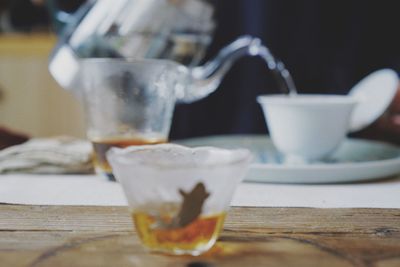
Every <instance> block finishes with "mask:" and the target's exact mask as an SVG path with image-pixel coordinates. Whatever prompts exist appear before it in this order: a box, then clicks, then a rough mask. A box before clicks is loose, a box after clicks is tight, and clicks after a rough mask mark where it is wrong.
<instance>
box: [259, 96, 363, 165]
mask: <svg viewBox="0 0 400 267" xmlns="http://www.w3.org/2000/svg"><path fill="white" fill-rule="evenodd" d="M257 101H258V102H259V103H260V104H261V107H262V109H263V111H264V115H265V119H266V122H267V125H268V129H269V132H270V136H271V139H272V142H273V143H274V145H275V146H276V148H277V149H278V151H280V152H281V153H282V154H283V155H284V161H285V163H311V162H315V161H320V160H323V159H324V158H326V157H328V156H329V155H330V154H331V153H332V152H333V151H334V150H335V149H336V148H337V147H338V146H339V144H340V143H341V141H342V140H343V139H344V138H345V136H346V134H347V132H348V130H349V124H350V119H351V114H352V111H353V108H354V107H355V105H356V104H357V99H356V98H355V97H351V96H342V95H305V94H303V95H296V96H287V95H263V96H259V97H258V98H257Z"/></svg>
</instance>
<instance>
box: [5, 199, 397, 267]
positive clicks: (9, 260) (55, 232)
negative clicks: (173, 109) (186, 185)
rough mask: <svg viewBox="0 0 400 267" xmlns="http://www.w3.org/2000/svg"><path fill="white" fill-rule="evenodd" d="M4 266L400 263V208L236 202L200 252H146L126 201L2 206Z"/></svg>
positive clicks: (378, 265)
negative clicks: (220, 228)
mask: <svg viewBox="0 0 400 267" xmlns="http://www.w3.org/2000/svg"><path fill="white" fill-rule="evenodd" d="M0 266H2V267H3V266H7V267H8V266H30V267H37V266H56V267H63V266H68V267H70V266H144V267H153V266H161V267H162V266H176V267H179V266H189V267H201V266H202V267H204V266H208V267H210V266H215V267H218V266H232V267H235V266H250V267H257V266H296V267H302V266H308V267H309V266H319V267H323V266H368V267H372V266H376V267H382V266H391V267H392V266H393V267H398V266H400V210H398V209H312V208H239V207H238V208H232V209H231V210H230V212H229V216H228V218H227V221H226V223H225V227H224V231H223V233H222V235H221V237H220V239H219V241H218V243H217V245H216V246H214V248H213V249H212V250H211V251H209V252H208V253H206V254H204V255H202V256H199V257H189V256H166V255H162V254H155V253H149V252H147V251H146V250H144V249H143V248H142V247H141V245H140V243H139V240H138V238H137V236H136V234H135V233H134V231H133V229H132V223H131V220H130V217H129V215H128V212H127V209H126V208H123V207H87V206H86V207H83V206H24V205H0Z"/></svg>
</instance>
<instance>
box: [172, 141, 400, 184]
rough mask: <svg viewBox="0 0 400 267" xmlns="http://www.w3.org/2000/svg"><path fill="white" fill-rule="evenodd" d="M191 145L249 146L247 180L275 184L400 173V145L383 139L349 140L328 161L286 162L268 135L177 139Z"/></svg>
mask: <svg viewBox="0 0 400 267" xmlns="http://www.w3.org/2000/svg"><path fill="white" fill-rule="evenodd" d="M176 143H179V144H182V145H187V146H204V145H207V146H216V147H223V148H247V149H249V150H250V151H252V152H253V154H254V157H255V159H254V163H253V164H252V165H251V167H250V170H249V172H248V174H247V176H246V179H245V180H246V181H253V182H274V183H344V182H355V181H364V180H372V179H382V178H386V177H390V176H394V175H396V174H400V148H399V147H396V146H393V145H390V144H386V143H381V142H374V141H367V140H358V139H347V140H346V141H344V142H343V144H342V145H341V146H340V147H339V149H338V150H337V151H336V152H335V153H334V154H333V155H332V157H331V159H330V160H329V161H328V162H319V163H314V164H301V165H285V164H282V163H281V156H280V155H279V153H278V152H277V151H276V149H275V148H274V146H273V144H272V142H271V140H270V139H269V138H268V137H267V136H266V135H226V136H210V137H203V138H193V139H186V140H181V141H177V142H176Z"/></svg>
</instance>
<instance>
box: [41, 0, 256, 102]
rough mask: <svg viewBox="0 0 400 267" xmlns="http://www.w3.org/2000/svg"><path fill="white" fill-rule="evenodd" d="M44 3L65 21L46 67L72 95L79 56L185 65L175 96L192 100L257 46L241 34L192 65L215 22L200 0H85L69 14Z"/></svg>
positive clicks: (77, 85) (79, 66)
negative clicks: (181, 87) (212, 54)
mask: <svg viewBox="0 0 400 267" xmlns="http://www.w3.org/2000/svg"><path fill="white" fill-rule="evenodd" d="M48 3H49V5H50V7H51V8H50V10H53V12H52V13H53V16H54V17H55V18H56V19H58V20H59V21H64V22H66V26H64V28H63V30H62V32H61V35H60V38H59V43H58V45H57V46H56V47H55V49H54V50H53V52H52V54H51V56H50V61H49V70H50V73H51V74H52V76H53V77H54V78H55V80H56V81H57V82H58V83H59V84H60V85H61V86H62V87H63V88H65V89H70V90H72V91H74V92H75V93H77V94H78V95H79V94H80V92H81V91H82V90H83V86H82V82H83V80H84V77H83V76H82V73H83V72H82V71H81V70H82V64H81V62H82V59H84V58H98V57H102V58H125V59H129V60H132V59H149V58H151V59H165V60H170V61H174V62H176V63H179V64H181V65H182V67H181V69H182V68H186V71H184V73H185V76H186V78H185V79H184V80H185V82H184V84H181V85H184V86H183V88H184V90H183V89H182V90H178V91H179V92H180V93H179V94H178V95H177V100H178V101H183V102H192V101H195V100H198V99H201V98H202V97H205V96H207V95H208V94H209V93H211V92H213V91H214V90H215V89H216V88H217V87H218V85H219V83H220V81H221V79H222V78H223V76H224V74H225V73H226V72H227V71H228V70H229V68H230V67H231V65H232V63H233V62H234V61H235V60H236V59H238V58H239V57H242V56H245V55H257V54H258V53H259V49H260V48H261V42H260V40H259V39H258V38H253V37H250V36H243V37H240V38H238V39H237V40H236V41H234V42H233V43H231V44H230V45H228V46H226V47H225V48H224V49H222V50H221V51H220V53H219V54H218V55H217V56H216V57H215V59H214V60H211V61H210V62H208V63H206V64H205V65H203V66H197V65H198V63H199V62H200V61H201V59H202V58H203V55H204V52H205V50H206V48H207V47H208V45H209V43H210V42H211V36H212V32H213V30H214V27H215V23H214V21H213V18H212V14H213V8H212V6H211V5H210V4H208V3H207V2H205V1H203V0H129V1H127V0H97V1H88V2H87V3H86V4H84V5H83V6H82V7H81V8H80V9H79V10H78V11H77V12H76V13H75V14H73V15H68V14H66V13H62V12H61V11H59V10H57V9H56V8H55V6H56V5H55V2H54V1H48ZM160 64H163V63H160Z"/></svg>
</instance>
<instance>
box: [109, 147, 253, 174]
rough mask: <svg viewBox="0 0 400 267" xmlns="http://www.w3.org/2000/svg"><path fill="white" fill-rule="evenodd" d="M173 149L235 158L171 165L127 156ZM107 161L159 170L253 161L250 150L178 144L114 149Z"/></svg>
mask: <svg viewBox="0 0 400 267" xmlns="http://www.w3.org/2000/svg"><path fill="white" fill-rule="evenodd" d="M163 147H164V148H168V147H169V148H171V147H179V148H183V149H187V150H191V151H193V152H196V151H201V150H210V149H211V150H215V151H226V152H230V153H235V155H236V156H235V157H232V159H229V160H228V161H221V162H205V163H191V164H188V163H182V162H178V161H171V162H169V163H165V162H154V161H152V162H150V161H149V160H148V161H141V160H137V158H136V159H134V158H129V157H126V155H127V154H129V153H132V152H138V151H146V150H147V151H149V150H154V149H160V148H163ZM106 154H107V159H108V160H109V162H111V163H112V162H115V163H117V164H124V165H126V164H140V165H141V166H143V165H145V166H151V167H157V168H162V169H176V168H179V169H199V168H204V167H206V168H217V167H226V166H232V165H236V164H246V163H250V162H251V161H252V159H253V155H252V153H251V152H250V151H249V150H248V149H242V148H238V149H225V148H219V147H212V146H199V147H186V146H182V145H177V144H157V145H141V146H131V147H126V148H118V147H112V148H111V149H110V150H109V151H107V153H106Z"/></svg>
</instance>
